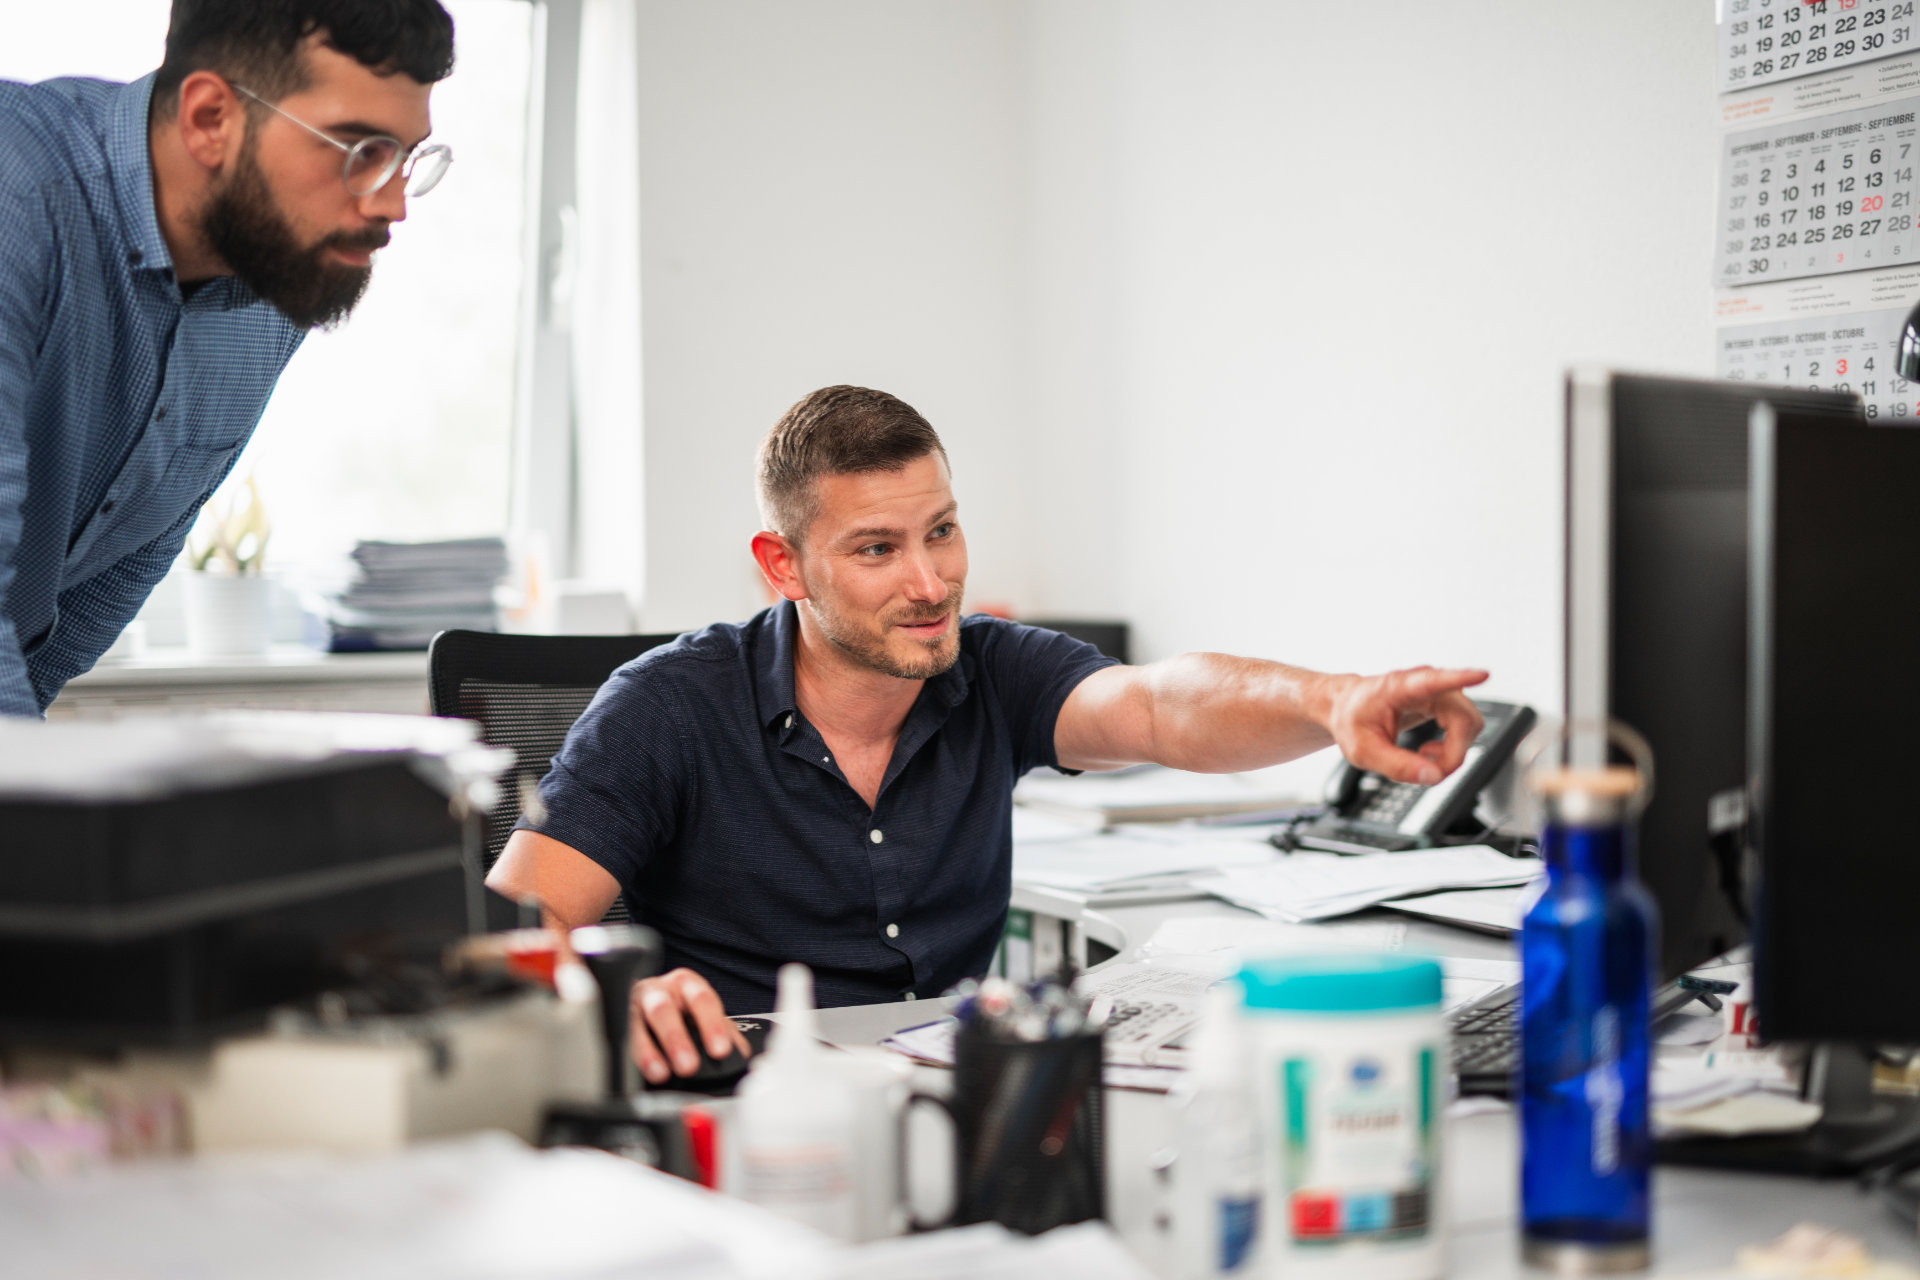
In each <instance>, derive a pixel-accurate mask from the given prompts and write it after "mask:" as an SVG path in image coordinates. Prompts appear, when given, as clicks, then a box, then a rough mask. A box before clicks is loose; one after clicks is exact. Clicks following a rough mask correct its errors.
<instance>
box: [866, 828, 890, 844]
mask: <svg viewBox="0 0 1920 1280" xmlns="http://www.w3.org/2000/svg"><path fill="white" fill-rule="evenodd" d="M867 839H869V840H871V841H873V842H874V843H875V844H879V843H880V842H881V841H882V840H885V839H886V837H885V836H883V835H881V834H880V828H878V827H875V828H874V829H873V830H871V831H869V832H867Z"/></svg>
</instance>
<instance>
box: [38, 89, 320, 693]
mask: <svg viewBox="0 0 1920 1280" xmlns="http://www.w3.org/2000/svg"><path fill="white" fill-rule="evenodd" d="M152 86H153V77H152V76H148V77H146V78H145V79H142V80H137V81H135V82H134V83H132V84H128V85H118V84H109V83H107V82H105V81H100V80H49V81H47V82H46V83H44V84H38V85H26V84H16V83H13V82H11V81H5V80H0V714H4V715H14V716H37V715H39V714H40V713H41V712H42V711H44V710H45V708H46V705H47V704H48V703H49V702H51V701H53V698H54V695H55V694H57V693H59V692H60V688H61V686H62V685H64V684H65V683H66V682H67V681H68V680H70V679H72V678H73V677H74V676H76V675H79V674H80V673H81V672H83V671H85V670H87V669H88V668H89V667H91V666H92V665H93V664H94V661H95V659H97V658H98V657H99V656H100V654H101V653H102V652H104V651H105V650H106V648H107V646H108V645H110V644H112V643H113V641H114V639H115V637H117V636H118V635H119V634H120V632H121V630H122V629H124V628H125V626H126V625H127V623H128V622H129V621H131V620H132V618H133V615H134V614H135V613H136V612H137V611H138V610H139V608H140V605H141V603H142V602H143V601H145V600H146V598H147V593H148V592H150V591H151V590H152V589H153V585H154V583H156V582H158V581H159V580H160V578H161V577H162V575H164V574H165V573H166V572H167V569H168V567H169V566H170V565H171V564H172V563H173V560H174V557H175V556H176V555H178V554H179V551H180V545H181V543H182V542H183V541H185V539H186V535H187V530H188V528H189V527H190V526H191V525H192V523H193V519H194V516H195V515H196V514H197V513H198V512H199V510H200V507H201V504H203V503H204V502H206V500H207V498H208V497H209V496H210V495H211V494H212V493H213V491H214V489H215V488H217V487H218V486H219V484H220V482H221V480H223V479H225V478H226V474H227V472H228V471H229V470H230V469H231V468H232V467H233V463H234V459H235V458H236V457H237V456H238V454H239V452H240V450H241V448H242V447H243V446H244V445H245V444H246V443H247V439H248V437H249V436H251V435H252V434H253V428H254V426H255V424H257V423H258V422H259V421H260V414H261V411H262V410H264V409H265V408H266V406H267V397H268V396H269V395H271V394H272V393H273V386H274V383H275V382H276V381H277V380H278V379H279V377H280V371H281V370H282V369H284V368H285V367H286V364H287V360H288V359H289V358H290V357H292V355H293V353H294V350H295V348H297V347H298V346H299V345H300V339H301V336H302V332H301V330H300V329H298V328H296V327H295V326H294V325H293V324H291V323H290V322H289V321H288V320H287V319H286V318H285V317H284V316H282V315H281V314H280V313H279V312H278V311H276V310H274V309H273V308H272V307H270V306H268V305H267V304H266V303H264V302H262V301H260V300H259V299H258V298H257V297H255V296H254V294H253V293H252V292H251V291H250V290H248V289H247V288H246V286H245V285H242V284H241V283H240V282H239V281H238V280H235V279H233V278H231V277H222V278H219V279H215V280H212V281H209V282H207V283H206V284H204V285H202V286H201V287H200V288H199V289H197V290H196V291H195V292H194V293H193V296H192V297H191V298H183V297H182V296H181V292H180V286H179V284H178V283H177V282H176V281H175V280H174V278H173V259H172V257H171V255H169V254H168V252H167V246H166V242H165V241H164V240H162V239H161V238H160V225H159V222H158V220H157V219H156V217H155V215H154V209H153V168H152V162H151V160H150V159H149V156H148V153H147V100H148V97H149V94H150V92H151V90H152Z"/></svg>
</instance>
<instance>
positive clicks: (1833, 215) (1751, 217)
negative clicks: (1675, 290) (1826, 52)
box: [1714, 98, 1920, 285]
mask: <svg viewBox="0 0 1920 1280" xmlns="http://www.w3.org/2000/svg"><path fill="white" fill-rule="evenodd" d="M1917 117H1920V98H1902V99H1898V100H1896V101H1892V102H1886V103H1880V104H1875V105H1873V106H1866V107H1857V108H1855V109H1853V110H1850V111H1839V112H1834V113H1833V114H1831V115H1823V116H1815V117H1813V118H1811V119H1802V120H1795V121H1791V122H1788V123H1781V124H1775V125H1770V126H1768V127H1766V128H1761V129H1749V130H1744V131H1742V132H1739V133H1732V134H1728V135H1727V136H1726V138H1725V139H1724V140H1723V148H1722V152H1721V165H1720V208H1719V219H1720V225H1719V226H1718V228H1716V230H1717V231H1718V232H1719V235H1718V237H1717V239H1716V244H1715V246H1714V248H1715V258H1714V279H1715V282H1716V283H1718V284H1721V285H1739V284H1751V283H1754V282H1757V281H1762V280H1789V279H1795V278H1798V277H1803V276H1816V275H1826V274H1829V273H1832V272H1836V271H1858V270H1862V269H1864V268H1869V267H1884V266H1894V265H1898V264H1900V263H1902V262H1907V261H1911V260H1914V259H1920V236H1916V235H1915V231H1914V215H1915V203H1914V202H1915V198H1916V196H1917V195H1920V185H1916V183H1915V181H1914V173H1915V171H1916V168H1920V154H1917V153H1920V125H1916V123H1915V121H1916V118H1917Z"/></svg>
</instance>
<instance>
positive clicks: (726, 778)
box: [520, 603, 1113, 1013]
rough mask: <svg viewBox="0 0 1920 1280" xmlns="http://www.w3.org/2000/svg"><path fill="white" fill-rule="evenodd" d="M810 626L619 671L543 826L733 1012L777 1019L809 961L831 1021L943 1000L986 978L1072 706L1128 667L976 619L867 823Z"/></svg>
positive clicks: (784, 617) (772, 626) (685, 640)
mask: <svg viewBox="0 0 1920 1280" xmlns="http://www.w3.org/2000/svg"><path fill="white" fill-rule="evenodd" d="M798 630H799V615H798V614H797V612H796V611H795V609H794V607H793V605H792V604H791V603H787V604H780V605H776V606H775V607H773V608H771V609H768V610H765V611H764V612H762V613H760V614H758V615H756V616H755V617H754V618H753V619H752V620H750V621H748V622H745V623H742V624H740V625H738V626H734V625H729V624H721V625H717V626H711V627H708V628H707V629H706V630H704V631H696V632H691V633H689V634H687V635H684V636H681V637H680V638H679V639H678V640H676V641H674V642H673V643H672V644H670V645H666V646H664V647H662V648H659V649H652V650H649V651H648V652H646V653H644V654H642V655H640V656H639V657H638V658H635V659H634V660H633V661H632V662H629V663H627V664H626V665H625V666H623V667H621V668H620V669H619V670H617V671H615V672H614V673H613V675H612V676H611V677H610V678H609V679H608V680H607V682H606V684H604V685H603V686H601V689H600V692H599V693H598V694H597V695H595V697H594V699H593V703H592V705H591V706H589V707H588V708H587V710H586V713H585V714H584V715H582V716H581V717H580V719H579V721H578V722H576V723H575V724H574V726H573V729H572V731H571V732H570V733H568V734H567V740H566V742H565V744H564V745H562V746H561V748H560V753H559V754H558V755H557V756H555V757H554V759H553V766H552V769H551V770H550V771H549V772H548V774H547V776H546V778H545V780H543V781H542V782H541V783H540V798H541V799H542V800H543V801H544V802H545V807H546V811H547V812H546V818H545V821H544V822H543V823H542V824H541V825H540V826H539V828H538V830H539V831H540V832H541V833H542V834H543V835H548V836H551V837H553V838H554V839H555V840H558V841H560V842H561V843H563V844H567V845H571V846H572V847H573V848H575V849H578V850H579V851H580V852H581V853H583V854H585V855H586V856H587V857H589V858H591V859H593V860H594V861H595V862H597V863H599V864H600V865H601V866H602V867H605V868H606V869H607V872H608V873H609V874H610V875H612V876H613V878H614V879H615V880H616V881H618V882H619V884H620V889H621V892H622V893H623V894H624V895H625V897H626V900H627V906H628V909H629V910H631V911H632V912H633V917H634V919H636V920H639V921H642V922H643V923H645V924H648V925H651V926H652V927H653V928H655V929H657V930H659V932H660V936H661V938H662V939H663V940H664V941H665V942H666V948H667V956H666V959H667V964H668V965H686V966H688V967H690V968H692V969H694V970H695V971H696V972H698V973H700V974H702V975H703V976H705V977H706V979H707V981H709V982H711V983H712V984H713V987H714V990H716V991H718V992H719V993H720V998H721V1000H722V1001H723V1002H724V1003H725V1004H726V1006H727V1008H728V1009H729V1010H731V1011H733V1012H735V1013H757V1012H761V1011H763V1010H767V1009H771V1008H773V995H774V991H773V987H774V972H775V970H776V969H778V968H779V966H780V965H781V964H783V963H785V962H786V961H789V960H798V961H801V962H802V963H804V964H806V965H808V966H810V967H811V968H812V969H813V982H814V996H815V999H816V1000H818V1002H819V1003H820V1005H821V1006H822V1007H823V1008H824V1007H826V1006H829V1005H846V1004H873V1003H876V1002H878V1001H884V1000H899V999H902V998H904V997H906V996H908V995H914V996H918V997H921V998H925V997H927V996H936V995H939V994H940V993H941V992H942V991H944V990H946V989H947V988H948V987H950V986H952V985H953V984H954V983H956V982H958V981H960V979H962V978H966V977H978V976H979V975H980V974H982V973H984V972H985V971H986V967H987V964H988V962H989V961H990V960H992V958H993V949H994V947H995V945H996V944H997V943H998V942H999V940H1000V931H1001V928H1002V926H1003V925H1004V924H1005V923H1006V918H1007V898H1008V895H1009V893H1010V892H1011V890H1012V875H1013V784H1014V783H1015V782H1017V781H1018V780H1019V778H1020V775H1021V774H1023V773H1025V772H1027V770H1029V769H1033V768H1037V767H1039V766H1040V765H1051V764H1055V763H1056V757H1055V755H1054V750H1053V737H1054V726H1055V724H1056V723H1057V722H1058V720H1059V718H1060V708H1061V706H1062V704H1064V703H1065V702H1066V700H1067V695H1068V694H1070V693H1072V692H1073V691H1074V689H1075V688H1076V687H1077V686H1078V685H1079V684H1080V682H1081V681H1082V680H1084V679H1086V678H1087V677H1088V676H1090V675H1092V674H1093V673H1094V672H1096V671H1098V670H1100V669H1101V668H1102V667H1110V666H1112V665H1113V659H1111V658H1107V657H1103V656H1102V655H1101V654H1100V652H1099V650H1097V649H1095V648H1093V646H1091V645H1086V644H1082V643H1080V641H1078V640H1074V639H1071V638H1069V637H1067V636H1063V635H1061V634H1060V633H1059V632H1057V631H1043V630H1041V629H1039V628H1038V627H1023V626H1020V625H1018V624H1017V623H1012V622H1002V621H1000V620H999V619H997V618H989V617H986V616H984V615H982V616H978V617H972V618H968V619H966V620H965V621H964V622H962V623H961V624H960V660H959V661H958V662H957V663H955V664H954V666H953V667H952V668H951V669H949V670H948V671H946V672H945V673H944V674H941V675H938V676H935V677H934V678H933V679H931V680H928V681H927V682H926V683H925V684H924V685H922V686H921V687H920V696H919V697H918V698H917V699H916V700H915V701H914V704H913V708H912V710H910V711H908V712H907V719H906V722H905V723H904V724H902V725H901V726H900V737H899V740H898V741H896V742H895V743H894V747H893V758H892V759H891V760H890V761H889V762H888V763H887V771H886V773H885V774H884V775H883V776H882V778H881V781H880V794H879V799H878V803H876V804H875V805H874V806H873V808H871V809H869V808H868V807H867V802H866V801H865V800H863V799H861V797H860V793H859V792H857V791H855V790H854V789H853V786H852V784H851V783H849V782H848V781H847V777H846V775H845V774H844V773H842V772H840V766H839V764H838V763H836V762H835V761H834V759H833V752H832V751H831V750H829V749H828V747H827V744H826V741H825V740H824V739H823V738H821V736H820V731H819V730H818V729H816V728H814V726H813V725H812V724H811V723H809V722H808V720H807V716H806V713H805V712H804V711H802V710H800V705H799V700H798V699H797V698H796V697H795V696H794V685H793V653H794V647H795V645H796V644H797V643H798V640H797V633H798ZM520 825H521V826H522V827H529V826H531V825H532V823H531V822H530V821H529V820H527V819H525V818H523V819H521V822H520Z"/></svg>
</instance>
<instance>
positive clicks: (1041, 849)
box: [1013, 824, 1279, 899]
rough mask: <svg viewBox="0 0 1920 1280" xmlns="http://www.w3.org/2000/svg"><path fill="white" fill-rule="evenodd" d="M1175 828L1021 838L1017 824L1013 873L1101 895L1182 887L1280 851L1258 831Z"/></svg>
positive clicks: (1258, 862) (1267, 858) (1261, 861)
mask: <svg viewBox="0 0 1920 1280" xmlns="http://www.w3.org/2000/svg"><path fill="white" fill-rule="evenodd" d="M1176 831H1177V829H1160V830H1156V831H1155V832H1154V833H1153V834H1151V835H1150V834H1146V833H1139V832H1134V831H1132V830H1130V829H1123V830H1122V831H1120V832H1117V833H1114V834H1109V835H1098V836H1081V837H1080V838H1078V839H1066V840H1031V839H1029V840H1023V839H1021V838H1020V833H1019V824H1016V827H1015V835H1014V842H1013V878H1014V879H1015V880H1016V881H1017V882H1019V883H1021V884H1032V885H1041V886H1044V887H1046V888H1049V889H1066V890H1070V891H1071V892H1074V893H1082V894H1087V895H1089V896H1090V897H1094V898H1096V899H1097V898H1100V897H1103V896H1107V895H1113V894H1126V893H1129V892H1138V891H1145V890H1153V889H1163V888H1171V887H1183V886H1185V885H1187V884H1188V883H1190V882H1191V881H1192V880H1193V879H1194V877H1196V876H1204V875H1212V874H1214V873H1216V872H1219V871H1222V870H1224V869H1228V868H1246V867H1260V866H1265V865H1266V864H1267V863H1270V862H1272V861H1274V860H1275V859H1276V858H1277V857H1278V856H1279V855H1278V854H1277V853H1275V852H1274V848H1273V846H1272V845H1270V844H1268V843H1267V842H1266V841H1265V840H1264V839H1262V838H1261V837H1260V836H1258V835H1249V836H1244V837H1241V838H1238V839H1235V838H1224V839H1223V838H1209V835H1208V834H1205V833H1200V832H1181V833H1179V834H1183V835H1186V836H1187V837H1188V838H1185V839H1178V838H1171V837H1174V836H1175V834H1176Z"/></svg>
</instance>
